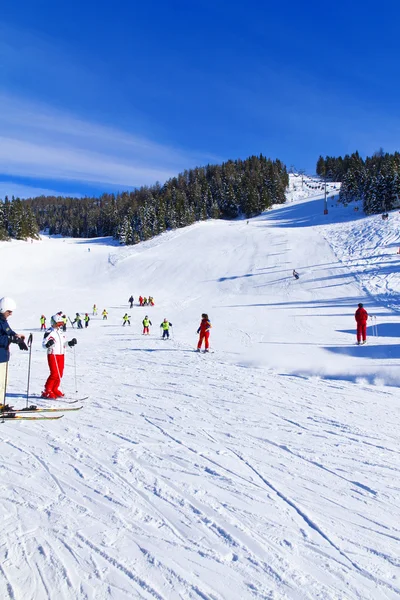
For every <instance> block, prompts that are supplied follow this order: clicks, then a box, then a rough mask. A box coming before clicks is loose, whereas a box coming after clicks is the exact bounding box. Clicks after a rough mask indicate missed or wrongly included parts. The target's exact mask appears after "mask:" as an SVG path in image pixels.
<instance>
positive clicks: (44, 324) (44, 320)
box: [40, 315, 46, 331]
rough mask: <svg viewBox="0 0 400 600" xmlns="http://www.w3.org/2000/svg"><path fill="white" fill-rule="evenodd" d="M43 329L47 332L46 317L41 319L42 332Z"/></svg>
mask: <svg viewBox="0 0 400 600" xmlns="http://www.w3.org/2000/svg"><path fill="white" fill-rule="evenodd" d="M43 329H44V330H45V331H46V317H45V316H44V315H42V316H41V317H40V331H42V330H43Z"/></svg>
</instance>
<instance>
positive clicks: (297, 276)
mask: <svg viewBox="0 0 400 600" xmlns="http://www.w3.org/2000/svg"><path fill="white" fill-rule="evenodd" d="M293 277H294V278H295V279H298V278H299V277H300V275H299V274H298V272H297V271H296V269H293Z"/></svg>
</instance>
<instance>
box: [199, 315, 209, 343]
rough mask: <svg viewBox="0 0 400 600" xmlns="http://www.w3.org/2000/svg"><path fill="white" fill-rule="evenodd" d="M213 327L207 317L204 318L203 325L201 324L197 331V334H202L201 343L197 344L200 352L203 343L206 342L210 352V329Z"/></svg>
mask: <svg viewBox="0 0 400 600" xmlns="http://www.w3.org/2000/svg"><path fill="white" fill-rule="evenodd" d="M211 327H212V325H211V323H210V321H209V319H208V317H207V316H203V318H202V320H201V323H200V327H199V328H198V330H197V333H199V334H200V337H199V343H198V344H197V349H198V350H200V348H201V345H202V343H203V340H204V346H205V349H206V350H208V348H209V346H210V345H209V342H208V338H209V337H210V329H211Z"/></svg>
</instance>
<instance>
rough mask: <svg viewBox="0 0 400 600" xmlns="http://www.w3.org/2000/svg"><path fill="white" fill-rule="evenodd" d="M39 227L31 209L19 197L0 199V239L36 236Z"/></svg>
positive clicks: (21, 238) (20, 238)
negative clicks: (2, 200)
mask: <svg viewBox="0 0 400 600" xmlns="http://www.w3.org/2000/svg"><path fill="white" fill-rule="evenodd" d="M38 235H39V227H38V224H37V221H36V217H35V215H34V213H33V211H32V209H31V208H30V207H29V206H28V205H27V204H26V203H25V202H24V201H23V200H20V199H19V198H14V196H13V197H12V199H11V200H9V199H8V197H7V196H6V197H5V199H4V202H1V201H0V240H1V241H4V240H9V239H11V238H14V239H16V240H26V239H28V238H37V237H38Z"/></svg>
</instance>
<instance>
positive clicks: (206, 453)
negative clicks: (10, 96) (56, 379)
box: [0, 177, 400, 600]
mask: <svg viewBox="0 0 400 600" xmlns="http://www.w3.org/2000/svg"><path fill="white" fill-rule="evenodd" d="M306 181H307V182H308V183H310V181H309V180H306ZM334 187H336V189H338V186H331V185H330V186H329V189H333V188H334ZM296 188H297V189H296ZM315 193H316V192H315V190H312V189H310V188H309V187H307V186H305V185H303V189H302V186H301V178H300V177H292V178H291V183H290V190H289V192H288V202H287V203H286V204H285V205H284V206H279V207H276V208H274V209H273V210H270V211H268V212H267V213H265V214H263V215H262V216H260V217H258V218H255V219H250V221H249V223H248V224H247V223H246V221H235V222H224V221H209V222H205V223H199V224H196V225H194V226H191V227H188V228H186V229H182V230H178V231H173V232H169V233H166V234H164V235H162V236H160V237H158V238H156V239H154V240H152V241H149V242H146V243H143V244H140V245H138V246H136V247H119V246H118V245H116V244H115V243H113V242H112V241H111V240H110V239H101V240H72V239H66V240H63V239H48V238H46V237H43V239H42V241H35V242H33V243H24V242H11V243H2V244H0V258H1V261H2V290H1V294H2V295H9V296H11V297H13V298H15V300H16V301H17V304H18V307H17V310H16V311H15V312H14V314H13V316H12V317H11V319H10V324H11V326H12V327H13V328H14V329H15V330H16V331H17V332H21V333H22V332H24V333H25V334H28V333H29V332H33V335H34V340H33V347H32V373H31V381H30V389H31V392H32V394H39V393H40V392H41V391H42V389H43V384H44V382H45V380H46V377H47V374H48V370H47V363H46V354H45V352H43V351H42V350H41V339H42V335H41V333H40V332H39V317H40V315H41V314H42V313H43V314H45V315H46V316H47V318H48V320H49V318H50V316H51V314H54V313H55V312H57V311H58V310H63V311H64V312H66V314H67V315H69V316H70V317H71V318H73V317H74V314H75V313H76V312H77V311H79V312H80V313H81V315H82V313H83V314H84V313H85V312H88V313H89V314H90V316H91V321H90V326H89V328H88V329H87V330H78V331H77V330H76V329H75V330H74V331H72V329H71V327H69V328H68V332H67V336H68V339H71V338H72V337H77V339H78V345H77V346H76V353H75V358H76V373H77V387H76V385H75V373H74V352H73V351H70V352H69V353H68V356H67V357H66V363H67V365H66V370H65V376H64V382H63V384H64V390H65V392H66V394H67V396H68V397H70V398H74V397H82V396H89V397H88V399H87V400H84V401H83V402H82V404H83V405H84V408H83V409H82V410H81V411H79V412H71V413H66V414H65V416H64V417H63V418H62V419H60V420H59V421H49V422H48V423H46V422H44V421H35V422H31V423H29V422H26V421H20V422H9V421H6V422H5V423H3V424H2V423H0V426H1V430H0V435H1V441H2V444H1V454H2V460H1V480H0V481H1V483H0V496H1V506H2V515H1V525H2V526H1V554H0V557H1V560H0V598H1V599H2V600H3V599H8V598H10V599H12V600H30V599H32V600H46V599H49V600H72V599H73V600H81V599H88V600H109V599H114V600H128V599H136V598H138V599H145V600H167V599H168V600H175V599H176V600H178V599H179V600H181V599H184V600H187V599H195V600H247V599H249V600H250V599H251V600H253V599H254V600H261V599H263V600H266V599H269V600H272V599H273V600H284V599H290V600H305V599H314V598H318V599H321V600H339V599H340V600H352V599H358V600H386V599H395V598H396V599H397V598H400V483H399V476H400V443H399V442H400V428H399V421H400V394H399V383H400V372H399V358H400V344H399V341H398V340H399V333H400V316H399V309H400V303H399V297H400V296H399V293H400V259H399V257H400V255H398V254H396V251H397V246H398V245H400V239H399V231H400V218H399V217H400V215H399V214H398V213H397V212H392V213H390V214H389V219H388V221H382V220H381V219H380V217H379V216H372V217H365V216H364V215H363V214H362V211H361V208H360V210H359V211H358V212H355V211H354V207H353V206H349V207H347V208H344V207H338V206H336V202H335V200H334V199H333V198H332V194H331V197H330V199H329V201H328V208H329V214H328V215H323V208H324V201H323V195H321V190H319V192H318V193H319V195H318V196H316V195H313V196H310V197H308V198H307V196H309V195H310V194H315ZM88 249H90V252H88ZM294 268H295V269H297V271H298V272H299V274H300V279H299V280H298V281H296V280H295V279H294V278H293V277H292V270H293V269H294ZM131 294H133V296H134V298H135V306H134V307H133V308H132V309H129V307H128V298H129V296H130V295H131ZM139 294H142V295H146V296H148V295H152V296H154V299H155V306H154V307H153V308H140V307H138V306H137V305H136V301H137V298H138V296H139ZM358 302H363V303H364V305H365V307H366V309H367V311H368V312H369V313H370V315H373V316H374V317H375V318H374V319H372V325H373V326H372V327H371V326H370V327H369V329H368V343H367V344H366V345H365V346H360V347H359V346H356V345H355V341H356V339H355V321H354V312H355V310H356V308H357V304H358ZM94 303H96V304H97V306H98V309H99V315H98V316H97V317H93V316H92V315H91V312H92V311H91V308H92V306H93V304H94ZM104 308H106V309H107V310H108V311H109V318H108V320H107V321H103V320H102V318H101V316H100V313H101V311H102V310H103V309H104ZM125 312H127V313H128V315H131V327H128V326H126V327H122V317H123V315H124V313H125ZM202 312H207V313H208V314H209V317H210V319H211V322H212V324H213V329H212V331H211V338H210V341H211V346H212V350H213V351H214V353H210V354H208V355H205V354H203V353H202V354H197V353H195V352H193V350H194V348H195V345H196V342H197V335H196V330H197V328H198V326H199V323H200V317H201V313H202ZM146 314H148V315H149V317H150V319H151V321H152V324H153V326H152V328H151V335H150V336H142V335H141V321H142V319H143V317H144V316H145V315H146ZM165 317H166V318H167V319H168V320H169V321H170V322H171V323H172V324H173V329H172V339H171V340H169V341H163V340H161V339H160V333H159V331H160V330H159V326H160V324H161V322H162V320H163V319H164V318H165ZM376 332H377V334H378V335H377V336H373V335H372V334H373V333H376ZM28 358H29V356H28V353H26V352H22V351H19V350H18V348H17V347H16V346H13V348H12V356H11V360H10V365H9V387H8V397H7V401H8V402H9V403H10V404H14V405H15V406H20V407H21V406H24V405H25V401H26V400H25V398H24V393H25V391H26V387H27V370H28ZM76 389H77V390H78V392H77V393H76ZM30 402H35V403H37V404H39V405H41V406H43V405H45V404H46V403H47V405H49V404H50V405H55V404H57V405H58V403H57V402H55V401H44V400H40V399H37V398H33V399H32V398H31V400H30ZM59 405H60V406H65V405H62V404H59Z"/></svg>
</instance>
